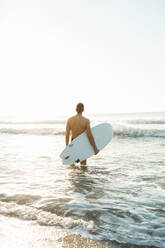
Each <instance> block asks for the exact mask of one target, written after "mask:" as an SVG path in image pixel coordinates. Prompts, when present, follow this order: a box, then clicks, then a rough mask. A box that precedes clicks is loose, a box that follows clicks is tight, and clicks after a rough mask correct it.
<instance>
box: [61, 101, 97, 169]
mask: <svg viewBox="0 0 165 248" xmlns="http://www.w3.org/2000/svg"><path fill="white" fill-rule="evenodd" d="M83 111H84V104H83V103H78V104H77V106H76V112H77V114H76V115H75V116H73V117H70V118H69V119H68V121H67V124H66V135H65V143H66V146H67V145H68V144H69V137H70V134H71V135H72V136H71V137H72V138H71V140H73V139H75V138H76V137H77V136H79V135H80V134H81V133H83V132H86V134H87V136H88V139H89V142H90V144H91V146H92V147H93V150H94V153H95V155H96V154H97V153H98V152H99V150H98V149H97V147H96V144H95V140H94V138H93V135H92V132H91V128H90V121H89V120H88V119H87V118H85V117H84V116H82V113H83ZM80 164H81V165H86V160H83V161H81V162H80Z"/></svg>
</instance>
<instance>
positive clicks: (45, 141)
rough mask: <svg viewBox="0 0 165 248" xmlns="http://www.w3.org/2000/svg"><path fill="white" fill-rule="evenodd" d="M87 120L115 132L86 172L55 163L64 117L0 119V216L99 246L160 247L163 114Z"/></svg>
mask: <svg viewBox="0 0 165 248" xmlns="http://www.w3.org/2000/svg"><path fill="white" fill-rule="evenodd" d="M87 117H88V118H90V120H91V126H94V125H96V124H99V123H103V122H108V123H110V124H111V125H112V126H113V129H114V137H113V139H112V141H111V142H110V143H109V144H108V145H107V146H106V147H105V148H104V150H102V151H101V152H100V153H99V154H98V155H97V156H93V157H92V158H90V159H88V165H87V168H81V167H80V166H78V165H77V166H76V167H75V168H72V167H71V166H66V165H63V164H62V161H61V159H60V157H59V155H60V153H61V151H62V150H63V149H64V147H65V125H66V119H65V118H60V119H59V118H58V119H57V118H53V117H52V119H50V120H46V119H40V120H21V118H13V117H12V118H11V117H0V215H1V216H6V217H7V218H11V219H13V218H15V219H16V220H18V219H20V220H23V221H26V222H28V221H30V222H33V223H35V224H36V225H38V226H46V227H47V228H49V227H50V228H53V229H56V230H62V231H69V232H71V233H74V234H76V235H82V236H83V237H86V238H89V239H92V240H94V241H97V242H98V243H101V244H104V245H105V246H106V247H110V246H111V245H112V244H116V245H119V246H120V247H136V246H140V247H161V248H163V247H165V113H132V114H105V115H90V116H87ZM0 239H1V236H0Z"/></svg>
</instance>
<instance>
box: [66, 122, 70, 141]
mask: <svg viewBox="0 0 165 248" xmlns="http://www.w3.org/2000/svg"><path fill="white" fill-rule="evenodd" d="M69 136H70V125H69V120H68V121H67V124H66V133H65V144H66V146H67V145H68V144H69Z"/></svg>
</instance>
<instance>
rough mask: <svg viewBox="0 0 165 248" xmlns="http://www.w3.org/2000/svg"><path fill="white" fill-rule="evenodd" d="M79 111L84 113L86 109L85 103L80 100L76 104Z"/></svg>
mask: <svg viewBox="0 0 165 248" xmlns="http://www.w3.org/2000/svg"><path fill="white" fill-rule="evenodd" d="M76 111H77V113H82V112H83V111H84V104H83V103H81V102H79V103H78V104H77V106H76Z"/></svg>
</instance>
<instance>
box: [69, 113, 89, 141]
mask: <svg viewBox="0 0 165 248" xmlns="http://www.w3.org/2000/svg"><path fill="white" fill-rule="evenodd" d="M88 125H89V120H88V119H87V118H85V117H83V116H82V115H81V114H77V115H75V116H73V117H71V118H69V120H68V123H67V126H68V128H70V130H71V133H72V139H75V138H76V137H77V136H79V135H80V134H81V133H83V132H85V131H86V130H87V128H88Z"/></svg>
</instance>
